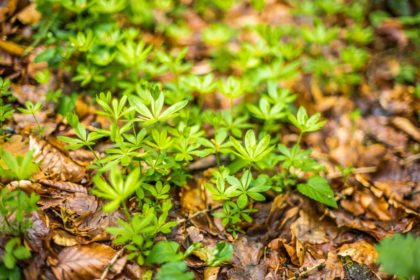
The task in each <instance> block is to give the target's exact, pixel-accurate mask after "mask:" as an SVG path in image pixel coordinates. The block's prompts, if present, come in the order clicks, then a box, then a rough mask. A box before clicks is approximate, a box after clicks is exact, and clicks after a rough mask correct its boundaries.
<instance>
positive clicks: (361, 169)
mask: <svg viewBox="0 0 420 280" xmlns="http://www.w3.org/2000/svg"><path fill="white" fill-rule="evenodd" d="M376 171H377V167H376V166H367V167H359V168H354V169H353V170H352V172H351V175H354V174H366V173H374V172H376ZM340 177H344V175H343V174H342V173H341V172H334V173H332V174H329V175H328V179H336V178H340Z"/></svg>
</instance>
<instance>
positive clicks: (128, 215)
mask: <svg viewBox="0 0 420 280" xmlns="http://www.w3.org/2000/svg"><path fill="white" fill-rule="evenodd" d="M122 205H123V209H124V214H125V216H126V218H127V221H130V220H131V215H130V211H129V210H128V207H127V204H126V203H125V201H124V202H123V204H122Z"/></svg>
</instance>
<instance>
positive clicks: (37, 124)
mask: <svg viewBox="0 0 420 280" xmlns="http://www.w3.org/2000/svg"><path fill="white" fill-rule="evenodd" d="M32 116H33V117H34V120H35V122H36V126H37V130H38V133H39V134H41V124H40V123H39V121H38V119H37V118H36V116H35V113H34V112H32Z"/></svg>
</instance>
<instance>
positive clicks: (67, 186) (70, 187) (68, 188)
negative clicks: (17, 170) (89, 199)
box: [39, 179, 87, 194]
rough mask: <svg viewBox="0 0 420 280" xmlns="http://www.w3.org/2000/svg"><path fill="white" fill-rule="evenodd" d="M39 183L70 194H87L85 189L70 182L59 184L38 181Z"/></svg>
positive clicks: (49, 181) (56, 182) (42, 180)
mask: <svg viewBox="0 0 420 280" xmlns="http://www.w3.org/2000/svg"><path fill="white" fill-rule="evenodd" d="M39 183H41V184H43V185H46V186H49V187H53V188H56V189H58V190H60V191H65V192H71V193H85V194H87V189H86V188H85V187H84V186H82V185H79V184H75V183H72V182H60V181H52V180H45V179H41V180H39Z"/></svg>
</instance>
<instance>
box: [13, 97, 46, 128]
mask: <svg viewBox="0 0 420 280" xmlns="http://www.w3.org/2000/svg"><path fill="white" fill-rule="evenodd" d="M41 107H42V103H41V102H37V103H35V104H34V103H32V102H31V101H29V100H28V101H26V102H25V107H24V108H18V110H19V111H21V112H22V113H24V114H26V115H32V117H33V118H34V120H35V122H36V129H35V132H36V133H38V134H42V133H43V130H44V129H43V128H42V127H41V124H40V123H39V121H38V118H37V117H36V114H37V113H38V112H39V111H41Z"/></svg>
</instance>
